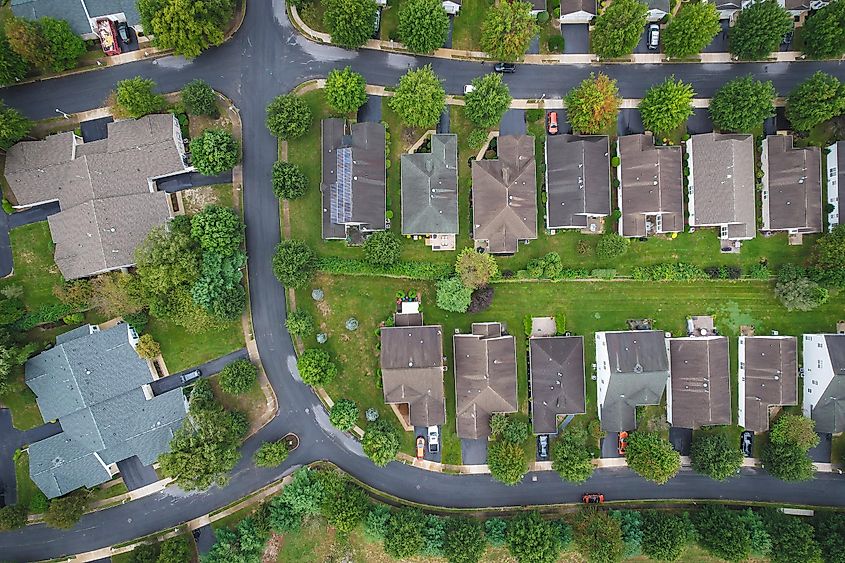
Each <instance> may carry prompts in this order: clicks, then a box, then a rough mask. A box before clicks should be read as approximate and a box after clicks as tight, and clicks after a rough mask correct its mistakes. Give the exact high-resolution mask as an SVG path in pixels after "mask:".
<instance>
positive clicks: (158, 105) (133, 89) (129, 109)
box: [115, 76, 165, 118]
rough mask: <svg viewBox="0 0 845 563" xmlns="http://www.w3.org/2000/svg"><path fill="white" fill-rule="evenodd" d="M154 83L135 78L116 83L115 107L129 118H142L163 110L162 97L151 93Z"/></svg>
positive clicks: (138, 77)
mask: <svg viewBox="0 0 845 563" xmlns="http://www.w3.org/2000/svg"><path fill="white" fill-rule="evenodd" d="M155 85H156V84H155V82H153V81H152V80H150V79H149V78H142V77H140V76H136V77H135V78H127V79H126V80H121V81H120V82H118V83H117V94H116V96H115V100H116V101H117V106H118V108H119V109H120V110H122V111H123V112H124V113H126V115H128V116H129V117H135V118H138V117H143V116H145V115H147V114H149V113H156V112H159V111H161V110H163V109H164V106H165V101H164V97H163V96H162V95H160V94H156V93H155V92H153V88H155Z"/></svg>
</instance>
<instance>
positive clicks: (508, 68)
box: [493, 63, 516, 74]
mask: <svg viewBox="0 0 845 563" xmlns="http://www.w3.org/2000/svg"><path fill="white" fill-rule="evenodd" d="M493 70H495V71H496V72H503V73H506V74H510V73H512V72H516V65H515V64H513V63H496V66H494V67H493Z"/></svg>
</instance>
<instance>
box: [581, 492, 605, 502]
mask: <svg viewBox="0 0 845 563" xmlns="http://www.w3.org/2000/svg"><path fill="white" fill-rule="evenodd" d="M581 500H583V501H584V504H601V503H603V502H604V495H603V494H601V493H584V496H583V497H581Z"/></svg>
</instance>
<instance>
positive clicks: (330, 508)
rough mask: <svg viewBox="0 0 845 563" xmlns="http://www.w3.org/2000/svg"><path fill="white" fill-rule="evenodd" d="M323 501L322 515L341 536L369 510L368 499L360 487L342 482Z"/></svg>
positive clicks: (359, 521)
mask: <svg viewBox="0 0 845 563" xmlns="http://www.w3.org/2000/svg"><path fill="white" fill-rule="evenodd" d="M333 489H334V490H332V491H331V492H330V493H329V494H327V495H326V498H325V499H324V500H323V506H322V513H323V516H325V517H326V520H328V522H329V524H331V525H332V526H334V528H335V530H337V531H338V533H340V534H341V535H342V536H345V535H348V534H349V533H350V532H351V531H352V530H354V529H355V528H356V526H358V524H360V523H361V521H362V520H363V519H364V518H365V517H366V515H367V512H369V509H370V499H369V497H367V495H366V493H364V491H363V490H361V488H360V487H357V486H355V485H352V484H351V483H346V482H343V483H341V484H340V485H339V486H337V487H334V488H333Z"/></svg>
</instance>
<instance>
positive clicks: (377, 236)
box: [364, 231, 402, 266]
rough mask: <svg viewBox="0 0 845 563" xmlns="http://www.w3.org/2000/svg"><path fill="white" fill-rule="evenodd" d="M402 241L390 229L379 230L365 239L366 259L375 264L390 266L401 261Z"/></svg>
mask: <svg viewBox="0 0 845 563" xmlns="http://www.w3.org/2000/svg"><path fill="white" fill-rule="evenodd" d="M401 252H402V242H401V241H400V240H399V237H398V236H396V235H395V234H394V233H392V232H390V231H377V232H375V233H372V234H371V235H370V236H368V237H367V240H366V241H364V259H365V260H366V261H367V262H369V263H370V264H372V265H373V266H390V265H391V264H395V263H396V262H398V261H399V254H400V253H401Z"/></svg>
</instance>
